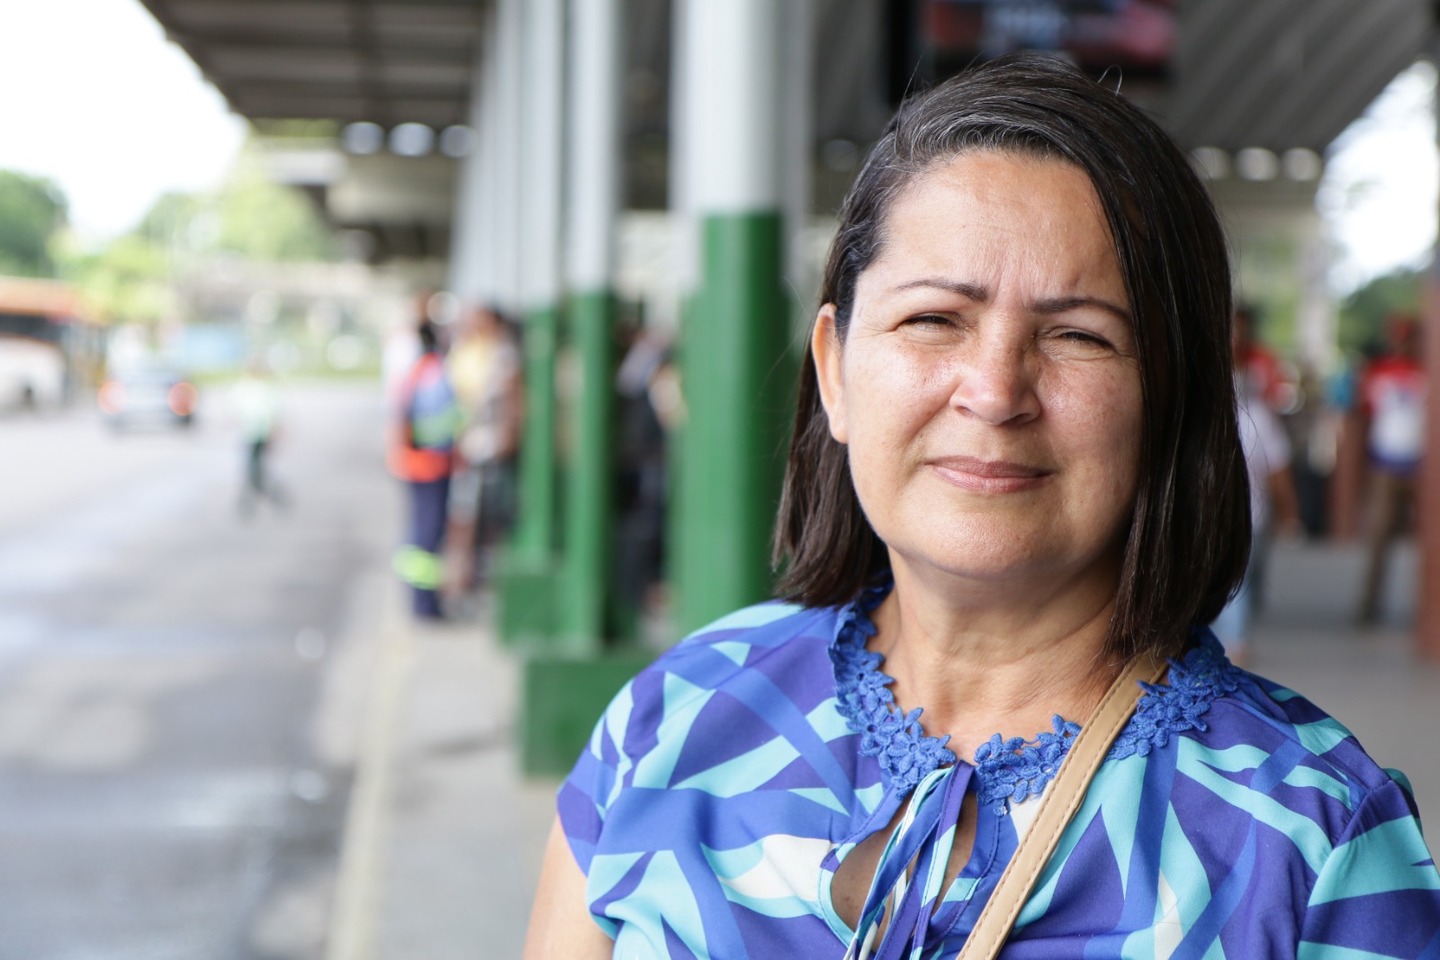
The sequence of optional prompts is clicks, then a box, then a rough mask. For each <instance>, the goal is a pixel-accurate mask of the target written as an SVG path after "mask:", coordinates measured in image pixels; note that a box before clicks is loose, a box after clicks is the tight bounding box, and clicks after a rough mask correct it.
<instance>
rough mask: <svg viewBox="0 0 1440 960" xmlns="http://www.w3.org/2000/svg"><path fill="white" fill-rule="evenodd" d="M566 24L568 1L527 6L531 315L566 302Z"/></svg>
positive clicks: (529, 1)
mask: <svg viewBox="0 0 1440 960" xmlns="http://www.w3.org/2000/svg"><path fill="white" fill-rule="evenodd" d="M564 23H565V10H564V0H526V2H525V4H524V61H525V67H524V99H525V110H524V115H523V117H522V122H521V124H520V131H521V137H520V139H521V140H522V142H523V151H522V154H521V157H522V159H523V162H522V164H521V167H520V174H521V191H522V193H523V197H524V199H523V207H522V209H523V211H524V214H523V217H522V220H521V224H520V230H521V237H522V242H521V255H522V256H521V263H520V290H521V297H522V301H523V303H522V306H523V308H524V310H525V312H526V313H527V314H528V313H530V312H531V311H534V310H549V309H553V308H554V307H555V306H556V304H557V303H558V301H559V299H560V218H561V210H562V209H563V205H562V191H563V187H564V182H563V175H564V166H563V153H562V151H563V149H564V128H563V122H564V119H563V113H562V111H563V107H564V93H565V86H564V82H565V60H564V37H565V31H564Z"/></svg>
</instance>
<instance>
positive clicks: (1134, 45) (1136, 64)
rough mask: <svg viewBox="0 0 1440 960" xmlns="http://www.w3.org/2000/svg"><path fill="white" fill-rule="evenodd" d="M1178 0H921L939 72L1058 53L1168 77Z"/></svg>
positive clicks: (1090, 66) (1086, 64)
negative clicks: (1020, 55) (1022, 53)
mask: <svg viewBox="0 0 1440 960" xmlns="http://www.w3.org/2000/svg"><path fill="white" fill-rule="evenodd" d="M1177 5H1178V0H922V8H921V10H922V15H921V22H920V31H921V34H922V36H923V39H922V43H923V45H924V46H925V48H926V52H927V53H928V54H929V55H930V56H931V57H933V58H934V59H933V61H932V63H933V65H934V68H935V73H936V74H937V75H939V76H945V75H948V74H950V73H954V72H955V71H957V70H960V69H963V68H964V67H966V66H968V65H969V64H971V63H974V62H977V61H981V60H991V59H994V58H995V57H998V56H1002V55H1004V54H1007V53H1014V52H1016V51H1019V50H1053V51H1055V52H1057V53H1063V54H1065V55H1066V56H1068V57H1070V58H1071V59H1072V60H1074V61H1075V62H1076V63H1077V64H1078V65H1079V66H1080V67H1081V68H1082V69H1084V70H1086V71H1089V72H1091V73H1096V74H1100V73H1103V72H1105V71H1106V70H1108V69H1110V68H1112V67H1118V68H1120V69H1121V70H1123V71H1124V72H1125V73H1126V74H1129V75H1137V76H1149V77H1164V76H1167V75H1168V74H1169V71H1170V64H1171V60H1172V59H1173V57H1174V52H1175V19H1176V6H1177Z"/></svg>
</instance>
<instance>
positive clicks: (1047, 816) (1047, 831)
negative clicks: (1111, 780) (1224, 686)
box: [957, 654, 1168, 960]
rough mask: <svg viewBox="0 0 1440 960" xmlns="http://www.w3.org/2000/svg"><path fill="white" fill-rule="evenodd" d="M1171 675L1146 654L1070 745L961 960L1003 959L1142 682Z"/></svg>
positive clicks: (1122, 677) (1112, 688) (1126, 672)
mask: <svg viewBox="0 0 1440 960" xmlns="http://www.w3.org/2000/svg"><path fill="white" fill-rule="evenodd" d="M1167 669H1168V664H1167V663H1166V662H1165V661H1164V660H1158V659H1155V658H1152V657H1150V656H1149V655H1145V654H1142V655H1141V656H1139V657H1136V658H1135V659H1134V660H1132V661H1131V662H1130V665H1129V666H1128V667H1126V669H1125V670H1124V672H1122V673H1121V674H1120V676H1119V677H1118V678H1117V679H1116V681H1115V682H1114V683H1113V684H1111V686H1110V689H1109V690H1108V691H1106V693H1105V697H1104V698H1103V699H1102V700H1101V701H1100V705H1099V706H1098V707H1096V708H1095V713H1094V714H1093V715H1092V716H1091V717H1090V719H1089V721H1088V722H1086V724H1085V725H1084V726H1083V727H1081V728H1080V733H1079V734H1077V735H1076V737H1075V742H1074V743H1072V744H1071V745H1070V751H1069V753H1067V754H1066V756H1065V760H1064V762H1063V763H1061V764H1060V769H1059V770H1058V771H1057V772H1056V774H1055V780H1054V781H1053V782H1052V783H1051V784H1050V786H1049V788H1048V789H1047V790H1046V791H1045V794H1044V796H1042V797H1041V798H1040V807H1039V809H1038V810H1037V811H1036V813H1035V821H1034V823H1032V824H1031V826H1030V829H1029V830H1028V831H1027V832H1026V834H1025V837H1024V839H1023V840H1021V841H1020V846H1019V847H1017V848H1016V850H1015V856H1014V857H1012V858H1011V860H1010V865H1009V866H1007V867H1006V868H1005V872H1004V873H1003V874H1001V875H1000V883H999V885H997V886H996V887H995V892H994V893H993V894H992V895H991V896H990V901H989V902H988V903H986V904H985V909H984V910H982V911H980V919H979V920H977V921H976V922H975V929H974V930H973V931H971V933H970V936H969V938H968V939H967V940H966V941H965V948H964V949H963V950H961V951H960V955H959V957H958V958H957V960H992V958H994V957H996V956H997V955H999V953H1000V948H1001V947H1002V946H1004V945H1005V938H1006V937H1008V936H1009V935H1010V928H1011V927H1013V926H1014V925H1015V918H1016V917H1017V916H1019V914H1020V908H1021V907H1022V906H1024V905H1025V901H1026V900H1027V899H1028V898H1029V896H1030V890H1031V888H1033V887H1034V886H1035V881H1036V880H1037V879H1038V878H1039V876H1040V871H1042V870H1044V869H1045V864H1046V863H1048V862H1049V860H1050V855H1051V854H1052V853H1054V852H1055V846H1056V844H1058V843H1059V842H1060V834H1062V833H1064V832H1065V827H1066V826H1067V825H1068V824H1069V823H1070V820H1071V818H1073V817H1074V816H1075V813H1076V811H1078V810H1079V809H1080V804H1081V803H1082V802H1084V800H1085V788H1086V787H1088V786H1089V785H1090V781H1091V780H1092V779H1094V777H1095V771H1097V770H1099V769H1100V765H1101V764H1102V763H1104V762H1105V755H1106V754H1107V753H1109V752H1110V745H1111V744H1112V743H1114V742H1115V738H1116V737H1117V736H1119V735H1120V731H1121V730H1123V729H1125V724H1126V723H1128V722H1129V721H1130V715H1131V714H1133V713H1134V712H1135V705H1136V703H1138V702H1139V699H1140V695H1141V693H1142V692H1143V691H1141V690H1140V689H1139V688H1138V684H1139V683H1140V682H1141V681H1146V682H1149V683H1158V682H1160V680H1161V679H1162V678H1163V677H1164V676H1165V671H1166V670H1167Z"/></svg>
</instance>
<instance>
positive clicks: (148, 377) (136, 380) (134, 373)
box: [98, 364, 199, 430]
mask: <svg viewBox="0 0 1440 960" xmlns="http://www.w3.org/2000/svg"><path fill="white" fill-rule="evenodd" d="M98 399H99V403H100V413H101V415H102V416H103V417H104V418H105V421H106V423H108V424H109V425H110V426H111V427H112V428H114V429H116V430H124V429H129V428H131V427H141V426H149V427H167V426H173V427H188V426H190V425H191V424H192V423H193V422H194V420H195V407H196V401H197V400H198V399H199V391H197V390H196V389H195V385H194V384H193V383H191V382H190V381H188V380H186V379H185V378H184V377H183V376H181V374H180V372H179V371H177V370H175V369H174V368H171V367H166V366H161V365H151V364H146V365H142V366H135V367H131V368H128V369H126V370H123V371H119V372H117V373H115V374H114V375H112V376H110V377H107V378H106V380H105V382H104V383H103V384H101V385H100V393H99V396H98Z"/></svg>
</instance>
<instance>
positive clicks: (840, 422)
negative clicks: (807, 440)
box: [810, 303, 849, 443]
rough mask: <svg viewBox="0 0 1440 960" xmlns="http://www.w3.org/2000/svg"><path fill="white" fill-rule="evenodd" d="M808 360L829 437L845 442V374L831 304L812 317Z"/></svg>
mask: <svg viewBox="0 0 1440 960" xmlns="http://www.w3.org/2000/svg"><path fill="white" fill-rule="evenodd" d="M810 356H811V358H812V359H813V360H814V361H815V380H816V383H817V385H818V386H819V387H820V402H821V403H822V404H824V406H825V416H826V418H827V419H828V420H829V421H830V436H832V437H834V438H835V440H836V442H838V443H847V442H849V432H848V430H847V428H846V425H845V371H844V370H843V369H842V365H841V362H840V359H841V358H840V332H839V331H838V330H837V329H836V328H835V304H833V303H827V304H825V305H824V306H822V307H821V308H820V312H819V313H818V314H816V315H815V329H814V330H812V331H811V333H810Z"/></svg>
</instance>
